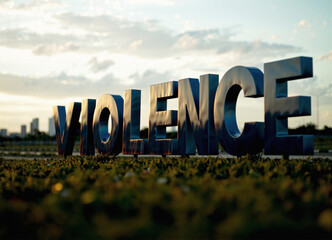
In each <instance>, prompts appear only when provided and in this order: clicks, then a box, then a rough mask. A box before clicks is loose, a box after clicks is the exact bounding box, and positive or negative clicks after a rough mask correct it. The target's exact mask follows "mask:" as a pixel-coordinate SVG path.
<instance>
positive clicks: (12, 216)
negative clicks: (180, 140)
mask: <svg viewBox="0 0 332 240" xmlns="http://www.w3.org/2000/svg"><path fill="white" fill-rule="evenodd" d="M331 168H332V161H331V160H328V159H317V158H316V159H310V158H308V159H305V160H294V159H292V160H289V161H287V160H283V159H262V158H261V157H260V156H259V155H255V156H246V157H242V158H229V159H225V158H166V159H162V158H148V157H146V158H138V159H137V160H135V159H133V158H130V157H128V158H119V157H117V158H110V157H105V156H97V157H69V158H67V159H65V160H55V159H49V160H35V161H26V160H16V161H15V160H3V159H1V158H0V169H1V170H0V184H1V188H0V216H1V218H0V219H1V220H0V239H12V238H14V239H17V238H19V239H29V238H30V239H60V238H61V239H137V238H141V239H146V238H153V239H156V238H157V239H173V238H177V239H178V238H181V239H182V238H187V239H192V238H196V239H197V238H204V239H221V238H226V239H230V238H231V239H232V238H264V239H265V238H269V239H271V238H277V239H280V238H288V239H293V238H312V239H328V238H330V237H331V235H332V185H331V181H332V171H331Z"/></svg>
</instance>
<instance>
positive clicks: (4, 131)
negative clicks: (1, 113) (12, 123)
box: [0, 128, 7, 137]
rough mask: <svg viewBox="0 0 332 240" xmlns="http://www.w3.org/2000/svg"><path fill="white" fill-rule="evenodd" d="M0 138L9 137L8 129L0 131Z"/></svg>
mask: <svg viewBox="0 0 332 240" xmlns="http://www.w3.org/2000/svg"><path fill="white" fill-rule="evenodd" d="M0 136H1V137H7V129H4V128H3V129H0Z"/></svg>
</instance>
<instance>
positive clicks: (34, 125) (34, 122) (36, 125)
mask: <svg viewBox="0 0 332 240" xmlns="http://www.w3.org/2000/svg"><path fill="white" fill-rule="evenodd" d="M36 131H37V132H38V131H39V119H38V118H34V119H32V122H31V123H30V133H31V134H35V133H36Z"/></svg>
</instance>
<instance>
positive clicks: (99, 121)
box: [93, 94, 123, 155]
mask: <svg viewBox="0 0 332 240" xmlns="http://www.w3.org/2000/svg"><path fill="white" fill-rule="evenodd" d="M110 117H111V120H112V128H111V132H109V130H108V120H109V118H110ZM122 125H123V98H122V97H121V96H118V95H110V94H105V95H103V96H102V97H101V98H100V99H99V100H98V103H97V105H96V109H95V112H94V115H93V139H94V143H95V146H96V148H97V151H98V153H101V154H107V155H111V154H114V155H117V154H119V153H120V152H121V149H122Z"/></svg>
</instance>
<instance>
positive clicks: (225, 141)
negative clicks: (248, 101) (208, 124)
mask: <svg viewBox="0 0 332 240" xmlns="http://www.w3.org/2000/svg"><path fill="white" fill-rule="evenodd" d="M241 89H243V93H244V96H245V97H254V98H257V97H262V96H263V95H264V94H263V73H262V72H261V71H260V70H259V69H258V68H248V67H242V66H238V67H233V68H231V69H230V70H228V71H227V72H226V73H225V75H224V76H223V78H222V79H221V81H220V83H219V86H218V89H217V93H216V97H215V102H214V124H215V129H216V132H217V137H218V140H219V142H220V144H221V146H222V147H223V149H224V150H225V151H226V152H227V153H229V154H231V155H235V156H242V155H245V154H248V153H252V154H254V153H258V152H260V151H261V150H262V149H263V146H264V143H263V135H264V123H262V122H250V123H247V122H246V123H245V125H244V129H243V131H242V133H241V132H240V131H239V129H238V126H237V123H236V101H237V97H238V95H239V93H240V91H241Z"/></svg>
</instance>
